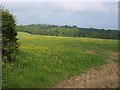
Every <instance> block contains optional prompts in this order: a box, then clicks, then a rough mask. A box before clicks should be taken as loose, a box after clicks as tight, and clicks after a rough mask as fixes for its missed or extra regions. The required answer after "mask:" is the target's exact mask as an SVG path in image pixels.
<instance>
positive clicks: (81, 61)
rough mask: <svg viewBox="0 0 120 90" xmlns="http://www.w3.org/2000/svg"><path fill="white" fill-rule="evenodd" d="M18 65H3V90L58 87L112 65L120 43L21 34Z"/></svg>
mask: <svg viewBox="0 0 120 90" xmlns="http://www.w3.org/2000/svg"><path fill="white" fill-rule="evenodd" d="M17 37H18V39H19V42H20V47H19V52H18V57H17V61H16V62H11V63H3V88H42V87H54V86H55V85H56V84H58V83H59V82H61V81H63V80H66V79H69V78H70V77H72V76H75V75H79V74H81V73H85V72H86V71H87V70H89V69H90V68H95V69H97V68H99V67H100V66H101V65H103V64H106V63H108V60H109V59H110V56H111V53H112V52H118V41H117V40H110V39H109V40H108V39H95V38H82V37H62V36H44V35H32V34H28V33H23V32H18V36H17Z"/></svg>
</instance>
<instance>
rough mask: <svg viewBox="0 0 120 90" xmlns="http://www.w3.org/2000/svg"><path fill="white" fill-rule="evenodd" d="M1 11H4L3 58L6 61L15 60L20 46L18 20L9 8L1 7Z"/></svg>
mask: <svg viewBox="0 0 120 90" xmlns="http://www.w3.org/2000/svg"><path fill="white" fill-rule="evenodd" d="M0 11H1V12H2V58H3V60H4V61H14V60H15V59H16V55H17V51H18V47H19V43H18V42H17V40H18V39H17V38H16V36H17V31H16V21H15V18H14V16H13V15H12V14H11V13H10V12H9V11H8V10H6V9H3V8H1V9H0Z"/></svg>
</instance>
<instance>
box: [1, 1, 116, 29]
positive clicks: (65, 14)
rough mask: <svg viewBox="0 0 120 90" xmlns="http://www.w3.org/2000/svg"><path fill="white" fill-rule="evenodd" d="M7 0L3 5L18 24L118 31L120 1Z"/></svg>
mask: <svg viewBox="0 0 120 90" xmlns="http://www.w3.org/2000/svg"><path fill="white" fill-rule="evenodd" d="M112 1H114V2H108V1H106V2H105V1H100V0H99V1H98V2H97V1H88V0H87V1H86V2H85V1H84V2H82V1H81V2H80V1H76V0H74V1H71V0H70V1H66V0H64V1H63V0H61V1H57V0H56V1H54V0H53V1H51V2H50V1H46V2H43V1H40V2H38V1H35V0H34V2H33V0H32V1H30V0H29V2H28V1H26V2H19V0H18V1H17V2H15V1H14V0H12V1H11V2H8V1H7V0H6V1H5V2H3V6H4V7H5V8H7V9H8V10H9V11H11V12H12V13H13V15H15V17H16V21H17V24H23V25H26V24H55V25H76V26H78V27H83V28H88V27H93V28H104V29H118V2H117V0H112Z"/></svg>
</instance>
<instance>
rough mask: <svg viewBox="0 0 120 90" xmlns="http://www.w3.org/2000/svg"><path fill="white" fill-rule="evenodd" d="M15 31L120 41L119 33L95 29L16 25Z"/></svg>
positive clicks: (67, 26) (66, 26)
mask: <svg viewBox="0 0 120 90" xmlns="http://www.w3.org/2000/svg"><path fill="white" fill-rule="evenodd" d="M17 31H22V32H27V33H31V34H38V35H49V36H67V37H87V38H89V37H90V38H101V39H120V36H119V34H120V31H118V30H110V29H109V30H105V29H96V28H78V27H77V26H75V25H74V26H69V25H64V26H59V25H46V24H31V25H18V26H17Z"/></svg>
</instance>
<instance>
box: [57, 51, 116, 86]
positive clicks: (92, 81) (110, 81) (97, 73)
mask: <svg viewBox="0 0 120 90" xmlns="http://www.w3.org/2000/svg"><path fill="white" fill-rule="evenodd" d="M112 55H113V56H112ZM112 55H111V56H112V57H110V58H111V59H112V58H115V57H116V55H117V54H116V55H115V54H114V53H113V54H112ZM117 87H118V63H115V62H112V61H111V60H110V63H108V64H106V65H103V66H102V67H101V68H100V69H97V70H95V69H90V70H89V71H88V72H87V73H83V74H81V75H78V76H75V77H72V78H70V79H69V80H66V81H63V82H61V83H59V84H58V85H57V86H56V87H55V88H117Z"/></svg>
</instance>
